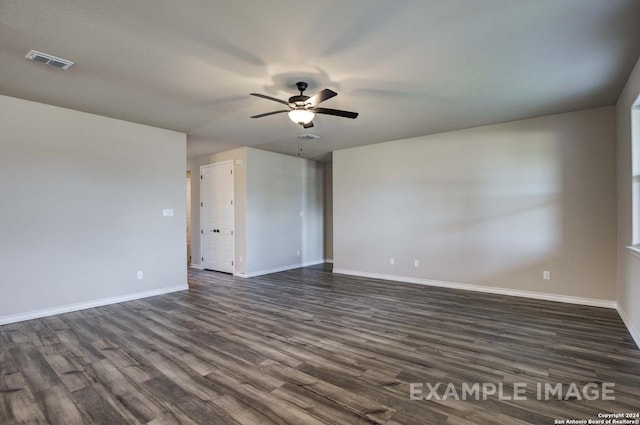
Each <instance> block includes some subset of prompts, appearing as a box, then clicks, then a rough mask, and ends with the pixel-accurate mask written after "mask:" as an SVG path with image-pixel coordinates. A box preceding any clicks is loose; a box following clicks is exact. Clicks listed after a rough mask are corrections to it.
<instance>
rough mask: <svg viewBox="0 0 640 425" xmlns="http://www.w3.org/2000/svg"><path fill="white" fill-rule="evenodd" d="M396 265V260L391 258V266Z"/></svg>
mask: <svg viewBox="0 0 640 425" xmlns="http://www.w3.org/2000/svg"><path fill="white" fill-rule="evenodd" d="M395 263H396V259H395V258H393V257H390V258H389V264H391V265H392V266H393V265H394V264H395Z"/></svg>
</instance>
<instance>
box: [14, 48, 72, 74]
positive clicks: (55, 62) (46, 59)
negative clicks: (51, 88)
mask: <svg viewBox="0 0 640 425" xmlns="http://www.w3.org/2000/svg"><path fill="white" fill-rule="evenodd" d="M25 58H27V59H29V60H31V61H34V62H40V63H45V64H47V65H51V66H55V67H56V68H60V69H69V68H70V67H71V65H73V62H71V61H69V60H66V59H62V58H59V57H56V56H52V55H48V54H46V53H42V52H37V51H35V50H32V51H30V52H29V53H27V56H25Z"/></svg>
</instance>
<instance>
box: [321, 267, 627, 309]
mask: <svg viewBox="0 0 640 425" xmlns="http://www.w3.org/2000/svg"><path fill="white" fill-rule="evenodd" d="M333 272H334V273H338V274H346V275H351V276H360V277H370V278H374V279H383V280H393V281H397V282H406V283H417V284H419V285H428V286H439V287H443V288H451V289H462V290H465V291H475V292H486V293H489V294H498V295H509V296H513V297H524V298H533V299H537V300H547V301H556V302H561V303H570V304H581V305H588V306H592V307H605V308H616V307H617V303H616V302H615V301H609V300H600V299H594V298H582V297H572V296H569V295H557V294H549V293H546V292H532V291H523V290H520V289H509V288H497V287H493V286H481V285H472V284H469V283H454V282H444V281H439V280H430V279H421V278H417V277H406V276H396V275H387V274H378V273H368V272H361V271H357V270H345V269H335V268H334V269H333Z"/></svg>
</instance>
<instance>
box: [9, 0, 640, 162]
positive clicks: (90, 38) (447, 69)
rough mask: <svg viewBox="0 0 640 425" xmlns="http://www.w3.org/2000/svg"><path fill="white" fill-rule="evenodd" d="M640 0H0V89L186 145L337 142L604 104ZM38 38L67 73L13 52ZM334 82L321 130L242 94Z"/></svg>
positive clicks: (323, 148)
mask: <svg viewBox="0 0 640 425" xmlns="http://www.w3.org/2000/svg"><path fill="white" fill-rule="evenodd" d="M639 18H640V1H638V0H535V1H532V0H416V1H398V0H396V1H392V0H341V1H339V0H335V1H334V0H316V1H310V0H298V1H285V0H282V1H274V0H262V1H259V0H253V1H248V0H235V1H234V0H227V1H224V0H181V1H176V0H146V1H145V0H139V1H131V0H106V1H105V0H82V1H81V0H56V1H51V0H0V40H1V41H0V93H2V94H6V95H9V96H15V97H20V98H24V99H29V100H35V101H39V102H43V103H48V104H53V105H59V106H64V107H68V108H73V109H77V110H81V111H87V112H92V113H96V114H100V115H106V116H110V117H116V118H121V119H125V120H129V121H134V122H138V123H144V124H149V125H153V126H158V127H162V128H168V129H173V130H177V131H181V132H185V133H187V134H188V135H189V136H188V140H189V142H188V151H189V156H190V157H194V156H199V155H203V154H206V153H213V152H218V151H222V150H227V149H229V148H232V147H236V146H244V145H248V146H254V147H259V148H263V149H268V150H273V151H278V152H282V153H287V154H292V155H295V154H296V153H297V152H298V148H299V146H300V145H301V144H302V147H303V156H304V157H307V158H316V159H327V153H328V152H331V151H333V150H336V149H340V148H345V147H351V146H358V145H364V144H370V143H376V142H381V141H388V140H395V139H401V138H406V137H413V136H418V135H425V134H433V133H438V132H443V131H448V130H454V129H461V128H468V127H472V126H477V125H483V124H490V123H496V122H503V121H509V120H514V119H520V118H526V117H532V116H539V115H545V114H552V113H558V112H564V111H571V110H577V109H583V108H590V107H596V106H602V105H610V104H613V103H615V101H616V98H617V96H618V94H619V93H620V91H621V89H622V87H623V85H624V83H625V81H626V78H627V77H628V75H629V73H630V71H631V68H632V67H633V65H634V63H635V62H636V60H637V58H638V56H639V55H640V24H639V22H640V19H639ZM31 49H35V50H39V51H42V52H45V53H49V54H52V55H56V56H60V57H63V58H66V59H70V60H73V61H75V62H76V65H74V66H73V67H72V68H71V69H70V70H69V71H61V70H58V69H55V68H53V67H49V66H45V65H42V64H38V63H33V62H30V61H28V60H26V59H24V56H25V54H26V53H27V52H28V51H29V50H31ZM296 81H307V82H308V83H309V90H308V93H307V94H312V93H313V92H315V91H317V90H320V89H322V88H325V87H328V88H331V89H333V90H335V91H337V92H338V93H339V95H338V96H337V97H335V98H333V99H330V100H328V101H327V102H325V103H323V104H322V106H324V107H327V108H335V109H346V110H351V111H357V112H359V113H360V116H359V117H358V118H357V119H356V120H350V119H345V118H339V117H332V116H326V115H324V116H317V118H316V119H315V124H316V126H315V128H313V129H311V131H312V132H313V133H314V134H317V135H319V136H320V139H319V140H317V141H306V140H305V141H300V140H299V139H298V137H297V136H298V135H299V134H303V133H308V132H309V130H303V129H302V128H300V127H299V126H297V125H295V124H293V123H292V122H291V121H289V119H288V117H287V116H286V114H280V115H274V116H269V117H265V118H261V119H250V118H249V116H251V115H255V114H259V113H263V112H268V111H274V110H278V109H282V108H281V106H282V105H279V104H277V103H275V102H270V101H268V100H264V99H260V98H257V97H252V96H249V93H250V92H259V93H265V94H267V95H270V96H274V97H278V98H282V99H286V98H288V97H289V96H291V95H293V94H295V93H296V91H295V83H296Z"/></svg>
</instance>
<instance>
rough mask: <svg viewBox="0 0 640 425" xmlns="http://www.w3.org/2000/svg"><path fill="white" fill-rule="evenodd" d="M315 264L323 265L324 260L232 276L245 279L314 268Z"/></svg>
mask: <svg viewBox="0 0 640 425" xmlns="http://www.w3.org/2000/svg"><path fill="white" fill-rule="evenodd" d="M317 264H324V260H316V261H307V262H305V263H298V264H290V265H288V266H282V267H275V268H273V269H267V270H259V271H256V272H251V273H234V276H238V277H245V278H247V277H256V276H263V275H265V274H271V273H278V272H284V271H287V270H293V269H299V268H301V267H308V266H315V265H317Z"/></svg>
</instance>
